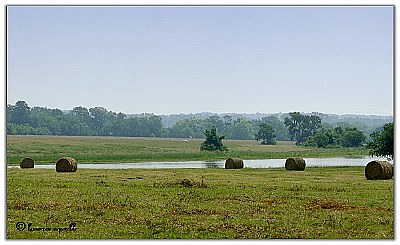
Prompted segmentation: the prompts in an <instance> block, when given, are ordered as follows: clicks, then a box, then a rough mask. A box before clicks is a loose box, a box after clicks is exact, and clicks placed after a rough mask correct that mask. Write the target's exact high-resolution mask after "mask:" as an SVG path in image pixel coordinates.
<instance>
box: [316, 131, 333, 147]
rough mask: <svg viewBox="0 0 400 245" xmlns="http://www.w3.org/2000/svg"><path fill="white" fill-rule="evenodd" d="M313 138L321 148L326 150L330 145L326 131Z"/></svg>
mask: <svg viewBox="0 0 400 245" xmlns="http://www.w3.org/2000/svg"><path fill="white" fill-rule="evenodd" d="M312 138H313V139H312V140H313V141H314V143H315V145H316V146H317V147H319V148H325V147H327V146H328V145H329V136H328V133H327V132H325V131H321V132H318V133H316V134H315V135H314V136H313V137H312Z"/></svg>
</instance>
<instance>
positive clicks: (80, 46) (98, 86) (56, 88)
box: [7, 6, 394, 115]
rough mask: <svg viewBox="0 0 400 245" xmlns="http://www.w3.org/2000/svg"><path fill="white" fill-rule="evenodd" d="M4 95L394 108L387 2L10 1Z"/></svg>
mask: <svg viewBox="0 0 400 245" xmlns="http://www.w3.org/2000/svg"><path fill="white" fill-rule="evenodd" d="M7 10H8V11H7V25H8V26H7V30H8V32H7V44H8V49H7V50H8V63H7V64H8V66H7V68H8V70H7V72H8V77H7V78H8V81H7V95H8V98H7V103H9V104H14V103H15V102H16V101H18V100H25V101H26V102H27V103H28V104H29V106H31V107H33V106H46V107H49V108H60V109H72V108H74V107H75V106H84V107H87V108H90V107H95V106H102V107H104V108H106V109H108V110H111V111H114V112H124V113H142V112H153V113H155V114H170V113H189V112H204V111H207V112H218V113H221V112H241V113H242V112H244V113H255V112H261V113H270V112H271V113H273V112H290V111H301V112H312V111H318V112H323V113H337V114H350V113H354V114H376V115H392V114H393V85H394V81H393V8H392V7H348V6H346V7H332V6H330V7H291V6H289V7H272V6H264V7H126V6H125V7H93V6H92V7H60V6H59V7H38V6H36V7H16V6H14V7H8V8H7Z"/></svg>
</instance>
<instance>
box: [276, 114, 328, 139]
mask: <svg viewBox="0 0 400 245" xmlns="http://www.w3.org/2000/svg"><path fill="white" fill-rule="evenodd" d="M289 116H290V117H286V118H285V119H284V124H285V126H286V127H288V131H289V135H290V137H291V140H292V141H293V140H296V144H301V143H303V142H304V141H306V140H307V139H308V138H309V137H310V136H313V135H314V134H315V133H316V132H317V130H318V129H319V128H321V118H319V117H318V116H314V115H302V114H301V113H300V112H290V113H289Z"/></svg>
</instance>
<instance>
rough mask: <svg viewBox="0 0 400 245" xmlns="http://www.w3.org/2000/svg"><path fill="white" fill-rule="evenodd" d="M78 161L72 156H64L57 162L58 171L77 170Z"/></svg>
mask: <svg viewBox="0 0 400 245" xmlns="http://www.w3.org/2000/svg"><path fill="white" fill-rule="evenodd" d="M77 169H78V163H77V162H76V160H75V159H74V158H72V157H62V158H60V160H58V161H57V163H56V171H57V172H76V170H77Z"/></svg>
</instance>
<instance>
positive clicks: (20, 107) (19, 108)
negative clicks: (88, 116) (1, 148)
mask: <svg viewBox="0 0 400 245" xmlns="http://www.w3.org/2000/svg"><path fill="white" fill-rule="evenodd" d="M30 116H31V109H30V108H29V106H28V104H27V103H26V102H25V101H17V103H15V106H13V105H10V106H7V117H8V118H7V122H9V123H14V124H29V120H30Z"/></svg>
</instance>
